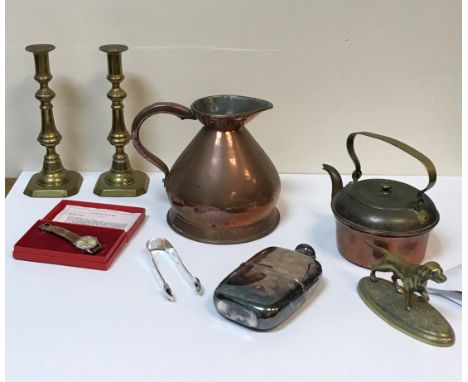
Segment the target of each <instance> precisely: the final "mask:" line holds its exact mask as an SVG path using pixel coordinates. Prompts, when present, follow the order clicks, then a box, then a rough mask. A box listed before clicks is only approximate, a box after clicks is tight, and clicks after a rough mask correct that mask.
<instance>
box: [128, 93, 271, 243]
mask: <svg viewBox="0 0 468 382" xmlns="http://www.w3.org/2000/svg"><path fill="white" fill-rule="evenodd" d="M271 107H272V104H271V103H269V102H267V101H263V100H259V99H255V98H250V97H243V96H230V95H221V96H210V97H205V98H202V99H199V100H197V101H195V102H194V103H193V104H192V106H191V108H190V109H189V108H187V107H185V106H182V105H179V104H174V103H167V102H160V103H155V104H153V105H150V106H148V107H147V108H145V109H143V110H142V111H141V112H140V113H139V114H138V115H137V116H136V118H135V120H134V122H133V127H132V136H133V142H134V145H135V148H136V149H137V151H138V152H139V153H140V154H141V155H143V156H144V157H145V158H146V159H148V160H149V161H150V162H151V163H153V164H154V165H156V166H157V167H158V168H159V169H161V171H163V172H164V174H165V179H164V185H165V187H166V192H167V194H168V197H169V200H170V202H171V206H172V208H171V210H170V211H169V212H168V217H167V220H168V223H169V225H170V226H171V227H172V228H173V229H174V230H175V231H176V232H178V233H180V234H181V235H184V236H186V237H189V238H191V239H194V240H198V241H203V242H209V243H220V244H222V243H241V242H246V241H250V240H255V239H257V238H260V237H262V236H265V235H266V234H268V233H270V232H271V231H272V230H273V229H274V228H275V227H276V226H277V224H278V222H279V213H278V210H277V209H276V207H275V206H276V203H277V200H278V197H279V193H280V179H279V175H278V172H277V170H276V168H275V166H274V165H273V163H272V162H271V160H270V159H269V158H268V156H267V154H266V153H265V152H264V151H263V149H262V148H261V147H260V145H259V144H258V143H257V142H256V140H255V139H254V138H253V136H252V135H251V134H250V133H249V132H248V131H247V129H246V128H245V126H244V125H245V124H246V123H248V122H249V121H251V120H252V119H253V118H254V117H255V116H256V115H258V114H259V113H260V112H262V111H264V110H267V109H270V108H271ZM158 113H169V114H172V115H175V116H177V117H179V118H181V119H199V120H200V121H201V122H203V123H204V126H203V127H202V129H201V130H200V131H199V132H198V134H197V135H196V136H195V137H194V138H193V140H192V141H191V142H190V143H189V145H188V146H187V147H186V148H185V150H184V151H183V152H182V153H181V154H180V156H179V158H178V159H177V160H176V162H175V163H174V165H173V166H172V168H171V170H170V171H169V167H168V166H167V165H166V164H165V163H164V162H163V161H162V160H161V159H159V158H158V157H157V156H155V155H154V154H152V153H151V152H150V151H149V150H148V149H147V148H146V147H145V146H144V145H143V144H142V143H141V142H140V139H139V130H140V127H141V124H142V123H143V122H144V121H145V120H146V119H147V118H148V117H149V116H151V115H154V114H158Z"/></svg>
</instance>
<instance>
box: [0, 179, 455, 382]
mask: <svg viewBox="0 0 468 382" xmlns="http://www.w3.org/2000/svg"><path fill="white" fill-rule="evenodd" d="M31 175H32V173H30V172H27V173H23V174H22V175H21V176H20V177H19V179H18V181H17V182H16V184H15V185H14V187H13V189H12V191H11V192H10V194H9V195H8V197H7V199H6V243H5V246H6V261H5V266H6V373H7V374H6V376H7V379H6V380H7V381H9V382H23V381H34V382H42V381H44V382H55V381H60V382H64V381H66V382H74V381H77V382H78V381H79V382H85V381H86V382H90V381H99V382H105V381H112V382H118V381H128V382H130V381H138V382H144V381H160V382H163V381H164V382H166V381H170V382H175V381H191V382H194V381H203V382H207V381H226V382H227V381H257V380H265V381H266V380H268V381H302V380H313V381H374V380H375V378H377V379H378V380H379V382H384V381H392V382H393V381H425V382H428V381H441V380H445V381H458V380H461V325H462V323H461V316H462V309H461V308H460V307H459V306H457V305H455V304H453V303H450V302H448V301H445V300H443V299H442V298H440V297H436V296H431V303H432V304H433V306H435V307H436V308H437V309H438V310H439V311H440V312H441V313H442V314H443V315H444V316H445V317H446V318H447V320H448V321H449V322H450V323H451V324H452V326H453V328H454V331H455V335H456V336H457V341H456V343H455V345H454V346H452V347H450V348H438V347H434V346H430V345H427V344H424V343H422V342H419V341H416V340H414V339H413V338H411V337H408V336H406V335H404V334H403V333H401V332H399V331H397V330H395V329H393V328H392V327H391V326H389V325H388V324H386V323H385V322H384V321H382V320H381V319H380V318H378V317H377V316H376V315H375V314H374V313H373V312H371V311H370V310H369V309H368V308H367V307H366V306H365V305H364V303H363V302H362V301H361V299H360V298H359V296H358V294H357V291H356V286H357V283H358V281H359V279H360V278H361V277H364V276H366V275H368V274H369V271H368V270H366V269H363V268H360V267H357V266H355V265H353V264H351V263H349V262H348V261H346V260H344V259H343V258H342V257H341V256H340V255H339V253H338V251H337V249H336V244H335V226H334V217H333V215H332V212H331V210H330V206H329V201H330V200H329V198H330V181H329V178H328V176H325V175H323V176H322V175H282V177H281V179H282V193H281V197H280V201H279V205H278V207H279V209H280V212H281V222H280V225H279V226H278V228H277V229H276V230H275V231H274V232H273V233H271V234H270V235H269V236H267V237H265V238H262V239H260V240H257V241H254V242H251V243H247V244H238V245H226V246H218V245H210V244H202V243H198V242H194V241H190V240H188V239H185V238H183V237H181V236H179V235H177V234H175V233H174V232H173V231H172V230H171V229H170V228H169V226H168V225H167V224H166V221H165V216H166V212H167V210H168V208H169V202H168V200H167V198H166V195H165V192H164V189H163V186H162V183H161V174H159V173H155V174H152V175H151V178H152V179H151V183H150V186H149V190H148V193H147V194H146V195H143V196H141V197H138V198H100V197H98V196H96V195H94V194H93V193H92V190H93V188H94V184H95V182H96V180H97V177H98V173H86V174H83V175H84V182H83V185H82V187H81V191H80V193H79V194H78V195H76V196H74V197H72V199H75V200H83V201H95V202H102V203H112V204H126V205H132V206H140V207H144V208H146V210H147V218H146V220H145V222H144V223H143V225H142V226H141V228H140V229H139V230H138V231H137V233H136V235H135V236H134V237H133V239H132V240H131V241H130V242H129V243H128V245H127V246H126V247H125V248H124V250H123V251H122V252H121V253H120V255H119V256H118V257H117V259H116V261H115V262H114V263H113V265H112V266H111V268H110V269H109V270H108V271H97V270H89V269H81V268H73V267H66V266H59V265H51V264H41V263H33V262H27V261H18V260H15V259H13V257H12V249H13V245H14V243H15V242H16V241H17V240H18V239H19V238H20V237H21V236H22V235H23V233H24V232H25V231H26V230H27V229H28V228H29V227H30V226H31V225H32V224H33V223H34V222H35V221H36V220H38V219H40V218H42V217H43V216H44V215H46V213H47V212H48V211H49V210H50V209H51V208H52V207H53V206H55V205H56V204H57V203H58V202H59V201H60V199H35V198H30V197H27V196H25V195H23V190H24V188H25V186H26V184H27V182H28V180H29V178H30V176H31ZM398 179H400V180H402V181H405V182H409V183H411V184H413V185H415V186H423V185H425V182H427V178H425V177H400V178H398ZM348 180H349V176H346V177H345V181H348ZM429 195H430V197H431V198H432V199H433V200H434V202H435V204H436V205H437V207H438V209H439V211H440V214H441V220H440V223H439V225H438V226H437V227H436V228H435V229H434V231H433V233H432V234H431V238H430V242H429V246H428V251H427V255H426V260H429V259H430V260H436V261H439V262H440V263H441V265H442V266H443V268H445V269H448V268H451V267H453V266H455V265H457V264H459V263H460V262H461V253H462V252H461V178H459V177H439V179H438V180H437V184H436V185H435V187H434V188H433V189H432V190H430V191H429ZM158 236H159V237H166V238H168V239H169V240H170V241H171V242H172V243H173V244H174V246H175V247H176V248H177V250H178V251H179V254H180V255H181V257H182V259H183V260H184V262H185V264H186V265H187V267H188V269H189V270H191V271H192V273H193V274H195V275H196V276H198V277H199V278H200V279H201V281H202V283H203V284H204V287H205V294H204V296H202V297H200V296H197V295H195V294H194V293H193V292H192V290H190V289H189V288H188V286H187V284H186V283H185V280H184V279H183V278H182V277H181V276H180V275H179V274H178V273H177V272H176V271H175V268H174V267H173V266H172V265H170V262H169V261H166V260H168V259H163V258H161V260H160V264H161V268H162V271H163V274H164V275H165V277H166V278H167V280H168V281H169V283H170V284H171V286H172V287H173V289H174V292H175V294H176V298H177V302H176V303H172V302H169V301H167V300H166V299H165V298H164V297H163V296H162V294H161V293H160V291H159V288H158V285H157V283H156V280H155V279H154V278H153V275H152V273H151V268H150V262H149V258H148V256H147V254H146V252H145V251H146V249H145V242H146V240H147V239H148V238H150V237H158ZM301 242H307V243H310V244H312V245H313V246H314V248H315V250H316V252H317V259H318V260H319V261H320V262H321V263H322V266H323V279H322V284H321V287H320V288H319V290H318V291H317V293H316V295H315V297H314V298H312V300H311V302H310V303H308V304H307V305H306V306H305V307H304V308H302V309H301V310H300V312H299V314H296V315H295V316H294V317H293V318H292V319H290V320H289V321H287V323H286V324H284V325H282V326H281V327H280V328H278V329H275V330H274V331H271V332H266V333H262V332H255V331H251V330H249V329H246V328H243V327H241V326H238V325H236V324H234V323H231V322H229V321H227V320H226V319H224V318H223V317H221V316H220V315H219V314H218V313H217V312H216V310H215V308H214V306H213V303H212V295H213V291H214V289H215V287H216V286H217V285H218V283H219V282H220V281H221V280H222V279H223V278H224V277H225V276H226V275H227V274H228V273H229V272H230V271H232V270H233V269H234V268H235V267H237V266H238V265H239V264H240V263H241V262H242V261H244V260H246V259H248V258H249V257H251V256H252V255H254V254H255V253H256V252H257V251H259V250H261V249H263V248H264V247H267V246H270V245H276V246H281V247H285V248H291V249H293V248H294V247H295V246H296V245H297V244H298V243H301Z"/></svg>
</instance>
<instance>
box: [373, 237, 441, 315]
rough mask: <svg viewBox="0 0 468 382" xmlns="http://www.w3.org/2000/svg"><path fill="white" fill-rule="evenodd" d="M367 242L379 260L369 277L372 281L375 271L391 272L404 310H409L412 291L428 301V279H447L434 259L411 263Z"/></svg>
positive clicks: (437, 280)
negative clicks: (402, 300) (402, 301)
mask: <svg viewBox="0 0 468 382" xmlns="http://www.w3.org/2000/svg"><path fill="white" fill-rule="evenodd" d="M367 244H368V245H369V246H370V247H372V248H373V249H374V250H375V252H374V256H376V257H380V261H379V262H378V263H377V264H376V265H375V266H374V267H373V268H372V271H371V274H370V279H371V280H372V281H377V280H378V279H377V277H376V276H375V273H376V272H393V274H392V282H393V285H394V286H395V289H396V291H397V292H398V293H401V294H403V295H404V296H405V307H406V310H411V296H412V295H413V294H414V293H418V294H419V299H420V300H421V301H424V302H427V301H429V295H428V294H427V291H426V284H427V281H428V280H432V281H435V282H436V283H443V282H444V281H446V280H447V277H446V276H445V275H444V272H443V270H442V268H441V267H440V265H439V264H438V263H436V262H435V261H429V262H427V263H425V264H421V265H418V264H411V263H409V262H407V261H406V260H405V259H403V258H401V257H399V256H397V255H395V254H393V253H391V252H390V251H388V250H386V249H385V248H382V247H379V246H377V245H374V244H372V243H370V242H367ZM398 280H401V282H402V285H400V284H399V282H398Z"/></svg>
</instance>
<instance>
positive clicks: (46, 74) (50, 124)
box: [24, 44, 83, 198]
mask: <svg viewBox="0 0 468 382" xmlns="http://www.w3.org/2000/svg"><path fill="white" fill-rule="evenodd" d="M25 49H26V50H27V51H28V52H31V53H33V54H34V63H35V67H36V74H35V76H34V79H35V80H36V81H37V82H39V85H40V89H39V90H38V91H37V92H36V98H37V99H38V100H39V102H40V103H41V106H40V109H41V132H40V133H39V136H38V137H37V140H38V141H39V143H40V144H41V145H42V146H44V147H45V148H46V150H47V153H46V155H45V156H44V161H43V164H42V171H41V172H39V173H37V174H34V175H33V176H32V177H31V180H30V181H29V183H28V185H27V186H26V189H25V190H24V194H25V195H28V196H32V197H35V198H59V197H67V196H72V195H75V194H77V193H78V191H79V190H80V187H81V183H82V182H83V178H82V177H81V175H80V174H79V173H77V172H76V171H71V170H66V169H65V168H64V167H63V165H62V161H61V160H60V157H59V155H58V154H57V152H56V151H55V147H56V146H57V145H58V144H59V143H60V141H61V140H62V136H61V135H60V133H59V132H58V131H57V128H56V127H55V121H54V114H53V112H52V99H53V98H54V97H55V93H54V92H53V90H51V89H50V88H49V86H48V83H49V82H50V80H51V79H52V74H50V67H49V52H50V51H52V50H54V49H55V46H53V45H50V44H35V45H29V46H27V47H26V48H25Z"/></svg>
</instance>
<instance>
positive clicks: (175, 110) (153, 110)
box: [132, 102, 196, 180]
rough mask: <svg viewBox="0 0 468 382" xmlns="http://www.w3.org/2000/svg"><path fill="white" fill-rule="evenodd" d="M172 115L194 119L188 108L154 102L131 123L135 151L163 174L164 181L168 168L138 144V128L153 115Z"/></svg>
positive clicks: (175, 104)
mask: <svg viewBox="0 0 468 382" xmlns="http://www.w3.org/2000/svg"><path fill="white" fill-rule="evenodd" d="M161 113H165V114H172V115H175V116H176V117H179V118H180V119H196V117H195V115H194V114H193V112H192V110H190V109H189V108H188V107H185V106H183V105H180V104H178V103H174V102H156V103H153V104H152V105H149V106H147V107H145V108H144V109H143V110H141V111H140V112H139V113H138V114H137V115H136V117H135V119H134V120H133V123H132V140H133V145H134V146H135V149H136V151H138V152H139V153H140V154H141V155H142V156H143V157H144V158H145V159H147V160H148V161H149V162H151V163H152V164H154V165H155V166H156V167H157V168H159V169H160V170H161V171H162V172H163V173H164V180H165V178H166V177H167V175H168V174H169V167H167V165H166V164H165V163H164V162H163V161H162V160H161V159H159V158H158V157H157V156H156V155H154V154H153V153H152V152H150V151H149V150H148V149H147V148H146V147H145V146H144V145H143V144H142V143H141V142H140V127H141V125H142V124H143V122H145V121H146V119H147V118H149V117H151V116H152V115H154V114H161Z"/></svg>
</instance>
